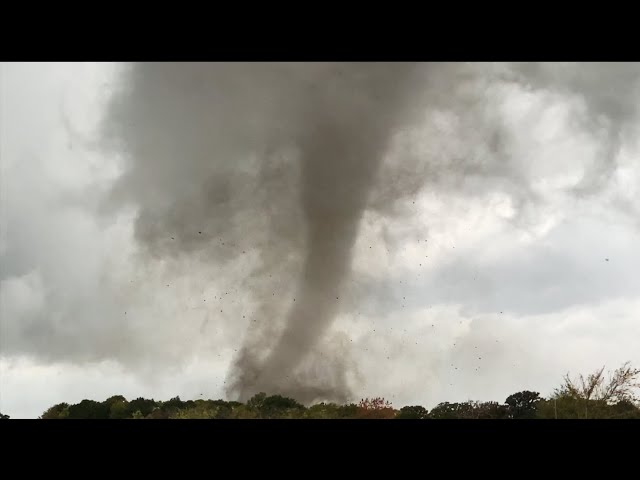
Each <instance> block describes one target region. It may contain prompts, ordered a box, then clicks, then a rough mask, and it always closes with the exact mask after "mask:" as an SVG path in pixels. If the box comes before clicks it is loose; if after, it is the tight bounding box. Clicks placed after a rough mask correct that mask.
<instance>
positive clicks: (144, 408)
mask: <svg viewBox="0 0 640 480" xmlns="http://www.w3.org/2000/svg"><path fill="white" fill-rule="evenodd" d="M176 398H178V401H180V398H179V397H176ZM173 400H175V399H171V400H170V401H169V402H171V401H173ZM169 402H165V404H166V403H169ZM165 404H163V405H162V406H161V408H164V407H165ZM157 407H160V405H159V404H158V402H156V401H155V400H153V399H151V400H149V399H146V398H142V397H138V398H136V399H135V400H131V401H130V402H129V404H128V405H127V416H126V417H125V418H133V415H134V413H135V412H140V415H142V417H143V418H144V417H146V416H147V415H149V414H150V413H151V412H153V411H154V410H155V409H156V408H157Z"/></svg>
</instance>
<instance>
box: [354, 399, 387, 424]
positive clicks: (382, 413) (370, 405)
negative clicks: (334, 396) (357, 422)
mask: <svg viewBox="0 0 640 480" xmlns="http://www.w3.org/2000/svg"><path fill="white" fill-rule="evenodd" d="M395 416H396V412H395V410H394V409H393V406H392V405H391V403H389V402H388V401H387V400H385V399H384V398H382V397H376V398H371V399H369V398H364V399H362V400H360V403H359V404H358V408H357V410H356V418H366V419H374V418H377V419H388V418H394V417H395Z"/></svg>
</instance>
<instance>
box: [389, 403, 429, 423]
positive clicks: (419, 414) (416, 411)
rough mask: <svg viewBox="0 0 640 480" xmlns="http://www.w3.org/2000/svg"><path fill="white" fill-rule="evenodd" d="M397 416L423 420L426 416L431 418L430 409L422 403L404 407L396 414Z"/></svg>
mask: <svg viewBox="0 0 640 480" xmlns="http://www.w3.org/2000/svg"><path fill="white" fill-rule="evenodd" d="M396 418H400V419H413V420H423V419H425V418H429V411H428V410H427V409H426V408H424V407H421V406H420V405H415V406H411V407H402V408H401V409H400V411H399V412H398V413H397V414H396Z"/></svg>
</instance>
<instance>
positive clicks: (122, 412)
mask: <svg viewBox="0 0 640 480" xmlns="http://www.w3.org/2000/svg"><path fill="white" fill-rule="evenodd" d="M105 404H106V406H107V408H108V409H109V418H112V419H122V418H127V416H128V414H129V402H127V399H126V398H124V397H123V396H122V395H114V396H113V397H109V398H107V399H106V400H105Z"/></svg>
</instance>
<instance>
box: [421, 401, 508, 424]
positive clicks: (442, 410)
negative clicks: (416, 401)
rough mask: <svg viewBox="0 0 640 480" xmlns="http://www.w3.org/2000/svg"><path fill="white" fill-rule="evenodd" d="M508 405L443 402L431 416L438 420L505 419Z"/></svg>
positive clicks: (432, 411) (434, 409)
mask: <svg viewBox="0 0 640 480" xmlns="http://www.w3.org/2000/svg"><path fill="white" fill-rule="evenodd" d="M508 416H509V415H508V409H507V406H506V405H500V404H499V403H498V402H474V401H468V402H463V403H449V402H443V403H440V404H438V405H437V406H435V407H434V408H433V410H431V412H430V413H429V418H432V419H436V420H446V419H504V418H508Z"/></svg>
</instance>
